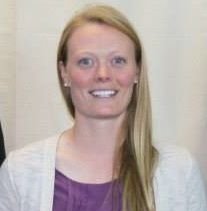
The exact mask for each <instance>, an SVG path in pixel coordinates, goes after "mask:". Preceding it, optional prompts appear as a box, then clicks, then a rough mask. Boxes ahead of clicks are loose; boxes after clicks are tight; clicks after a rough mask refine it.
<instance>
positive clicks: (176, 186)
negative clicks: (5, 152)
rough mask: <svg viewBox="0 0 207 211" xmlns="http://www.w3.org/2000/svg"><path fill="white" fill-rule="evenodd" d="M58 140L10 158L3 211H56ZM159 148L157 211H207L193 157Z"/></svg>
mask: <svg viewBox="0 0 207 211" xmlns="http://www.w3.org/2000/svg"><path fill="white" fill-rule="evenodd" d="M58 138H59V136H55V137H52V138H49V139H47V140H44V141H39V142H35V143H32V144H29V145H28V146H26V147H24V148H22V149H20V150H16V151H13V152H11V153H10V154H9V156H8V158H7V160H6V161H5V162H4V164H3V165H2V167H1V169H0V211H52V204H53V193H54V177H55V157H56V148H57V143H58ZM156 148H157V149H158V151H159V153H160V158H159V166H158V168H157V170H156V174H155V177H154V191H155V201H156V211H207V205H206V196H205V188H204V184H203V182H202V179H201V175H200V171H199V169H198V167H197V165H196V163H195V161H194V160H193V159H192V157H191V156H190V154H189V153H188V152H187V151H186V150H184V149H181V148H179V147H176V146H172V145H159V144H157V145H156ZM71 211H72V210H71ZM91 211H93V210H91ZM94 211H95V210H94Z"/></svg>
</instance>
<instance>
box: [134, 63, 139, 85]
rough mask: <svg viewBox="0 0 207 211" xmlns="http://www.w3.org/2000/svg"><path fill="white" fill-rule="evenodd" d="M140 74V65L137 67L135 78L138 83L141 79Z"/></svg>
mask: <svg viewBox="0 0 207 211" xmlns="http://www.w3.org/2000/svg"><path fill="white" fill-rule="evenodd" d="M139 75H140V67H139V65H138V66H137V69H136V74H135V79H134V83H135V84H136V83H138V81H139Z"/></svg>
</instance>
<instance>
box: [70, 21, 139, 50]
mask: <svg viewBox="0 0 207 211" xmlns="http://www.w3.org/2000/svg"><path fill="white" fill-rule="evenodd" d="M67 45H68V47H69V48H68V49H69V51H70V52H73V51H76V50H79V49H82V50H84V49H90V50H99V51H101V50H114V51H117V50H120V51H121V50H125V51H130V50H133V51H134V49H135V45H134V43H133V41H132V40H131V39H130V38H129V37H128V36H127V35H126V34H124V33H123V32H121V31H119V30H117V29H116V28H114V27H111V26H108V25H106V24H98V23H86V24H84V25H83V26H80V27H78V28H77V29H75V31H74V32H73V33H72V35H71V37H70V38H69V40H68V43H67Z"/></svg>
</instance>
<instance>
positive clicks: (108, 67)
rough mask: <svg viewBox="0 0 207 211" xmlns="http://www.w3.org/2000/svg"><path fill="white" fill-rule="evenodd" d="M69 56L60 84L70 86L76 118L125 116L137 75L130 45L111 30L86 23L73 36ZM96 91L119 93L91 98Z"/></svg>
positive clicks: (122, 35)
mask: <svg viewBox="0 0 207 211" xmlns="http://www.w3.org/2000/svg"><path fill="white" fill-rule="evenodd" d="M68 55H69V56H68V61H67V64H66V65H65V66H64V65H63V64H61V65H60V68H61V74H62V77H63V80H64V81H65V82H68V81H70V83H71V86H70V89H71V96H72V100H73V103H74V106H75V112H76V115H82V116H85V117H87V118H114V117H118V116H120V115H124V114H125V112H126V108H127V105H128V103H129V101H130V98H131V94H132V90H133V86H134V81H135V80H136V79H137V72H138V67H137V64H136V61H135V49H134V44H133V42H132V41H131V40H130V39H129V38H128V37H127V36H126V35H125V34H123V33H122V32H120V31H118V30H117V29H114V28H112V27H110V26H106V25H103V24H102V25H101V24H92V23H88V24H86V25H84V26H81V27H80V28H78V29H76V30H75V31H74V33H73V34H72V36H71V38H70V39H69V41H68ZM119 58H121V59H119ZM122 58H124V62H123V59H122ZM81 59H83V61H82V60H81ZM97 89H98V90H100V89H107V90H116V91H118V92H117V94H116V95H115V96H112V97H108V98H97V97H94V96H93V95H91V94H90V91H91V90H97Z"/></svg>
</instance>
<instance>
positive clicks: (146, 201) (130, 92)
mask: <svg viewBox="0 0 207 211" xmlns="http://www.w3.org/2000/svg"><path fill="white" fill-rule="evenodd" d="M57 67H58V76H59V81H60V87H61V90H62V93H63V96H64V99H65V101H66V104H67V106H68V109H69V111H70V113H71V115H72V116H73V117H74V126H73V127H72V128H71V129H68V130H66V131H64V132H63V133H62V134H61V135H58V136H56V137H52V138H49V139H47V140H44V141H40V142H37V143H34V144H31V145H30V146H27V147H25V148H24V149H21V150H17V151H16V152H12V153H10V155H9V157H8V158H7V160H6V161H5V162H4V165H3V167H2V169H1V172H0V179H1V181H0V188H1V190H2V191H1V193H0V194H1V195H0V210H3V211H5V210H21V211H26V210H27V211H28V210H32V211H35V210H38V211H39V210H41V211H48V210H53V211H60V210H61V211H62V210H68V211H77V210H84V211H86V210H90V211H93V210H94V211H95V210H96V211H101V210H102V211H103V210H104V211H108V210H124V211H126V210H131V211H138V210H139V211H155V210H156V211H172V210H176V211H177V210H179V211H192V210H196V211H204V210H206V201H205V194H204V187H203V184H202V181H201V178H200V173H199V170H198V168H197V166H196V164H195V162H194V161H193V159H192V158H191V157H190V155H189V154H188V153H187V152H186V151H184V150H182V149H179V148H176V147H173V146H156V147H155V146H153V145H152V132H151V109H150V99H149V90H148V82H147V73H146V67H145V61H144V55H143V49H142V47H141V43H140V41H139V39H138V37H137V35H136V33H135V31H134V29H133V28H132V27H131V25H130V24H129V22H128V21H127V19H126V18H125V17H123V15H122V14H120V12H118V11H117V10H115V9H113V8H111V7H108V6H102V5H98V6H91V7H88V8H86V9H85V10H83V11H82V12H80V13H79V14H77V15H76V16H75V17H74V18H73V19H72V20H71V21H70V22H69V23H68V24H67V26H66V27H65V29H64V31H63V34H62V37H61V40H60V43H59V49H58V56H57Z"/></svg>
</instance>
